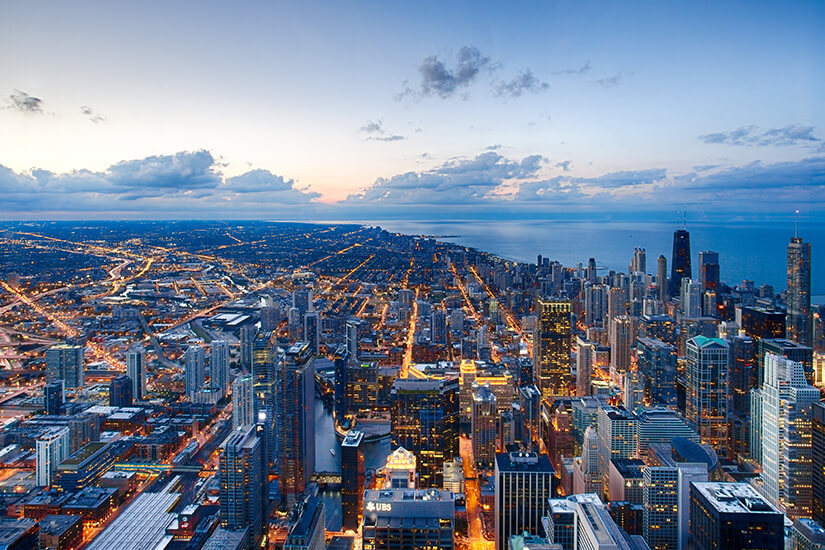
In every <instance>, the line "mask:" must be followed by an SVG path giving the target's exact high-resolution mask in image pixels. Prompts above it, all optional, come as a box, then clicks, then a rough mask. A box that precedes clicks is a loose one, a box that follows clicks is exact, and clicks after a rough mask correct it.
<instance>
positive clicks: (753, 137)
mask: <svg viewBox="0 0 825 550" xmlns="http://www.w3.org/2000/svg"><path fill="white" fill-rule="evenodd" d="M699 139H700V140H701V141H703V142H705V143H710V144H717V143H718V144H725V145H744V146H754V145H755V146H761V147H764V146H768V145H773V146H779V147H788V146H793V145H812V144H815V143H818V142H821V141H822V139H821V138H818V137H816V136H815V135H814V127H813V126H806V125H803V124H790V125H788V126H784V127H782V128H770V129H768V130H765V131H764V132H762V131H760V130H759V127H758V126H756V125H754V124H751V125H749V126H740V127H739V128H737V129H735V130H731V131H728V132H716V133H712V134H703V135H701V136H699Z"/></svg>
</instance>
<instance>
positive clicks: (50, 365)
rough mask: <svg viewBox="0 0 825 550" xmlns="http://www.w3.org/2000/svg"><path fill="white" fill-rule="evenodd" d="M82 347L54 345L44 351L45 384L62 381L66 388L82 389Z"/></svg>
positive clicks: (83, 376) (83, 378)
mask: <svg viewBox="0 0 825 550" xmlns="http://www.w3.org/2000/svg"><path fill="white" fill-rule="evenodd" d="M83 352H84V349H83V346H78V345H70V344H56V345H54V346H52V347H50V348H49V349H47V350H46V382H54V381H55V380H63V381H64V383H65V386H66V388H82V387H83V384H84V383H85V381H86V379H85V375H84V371H83V355H84V353H83Z"/></svg>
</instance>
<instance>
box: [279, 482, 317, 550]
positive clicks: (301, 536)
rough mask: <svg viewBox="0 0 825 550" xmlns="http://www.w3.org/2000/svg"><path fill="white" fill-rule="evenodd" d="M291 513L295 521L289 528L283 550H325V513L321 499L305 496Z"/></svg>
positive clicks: (315, 496) (314, 496)
mask: <svg viewBox="0 0 825 550" xmlns="http://www.w3.org/2000/svg"><path fill="white" fill-rule="evenodd" d="M292 513H293V514H294V516H295V517H296V518H297V519H296V520H295V522H294V523H293V524H292V525H291V526H290V528H289V534H287V536H286V540H284V545H283V550H325V549H326V547H327V544H326V533H327V531H326V511H325V507H324V501H323V500H322V499H321V497H320V496H318V495H317V494H314V495H309V496H307V497H306V498H305V499H304V500H303V501H302V502H301V503H300V504H299V505H298V506H297V508H296V509H293V511H292Z"/></svg>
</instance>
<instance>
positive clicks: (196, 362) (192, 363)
mask: <svg viewBox="0 0 825 550" xmlns="http://www.w3.org/2000/svg"><path fill="white" fill-rule="evenodd" d="M204 362H205V359H204V353H203V348H202V347H200V346H189V347H188V348H186V351H185V352H184V354H183V369H184V379H185V386H186V387H185V390H186V395H187V396H189V399H194V397H195V393H196V392H197V391H198V390H199V389H200V388H201V386H203V383H204V382H205V381H206V367H205V366H204Z"/></svg>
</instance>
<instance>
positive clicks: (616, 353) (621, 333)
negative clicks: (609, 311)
mask: <svg viewBox="0 0 825 550" xmlns="http://www.w3.org/2000/svg"><path fill="white" fill-rule="evenodd" d="M608 338H609V340H610V370H611V373H612V372H616V373H617V374H618V375H622V374H624V373H626V372H627V371H628V369H629V368H630V345H631V344H632V343H633V318H632V317H630V316H629V315H619V316H618V317H614V318H613V319H611V320H610V334H609V336H608Z"/></svg>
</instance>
